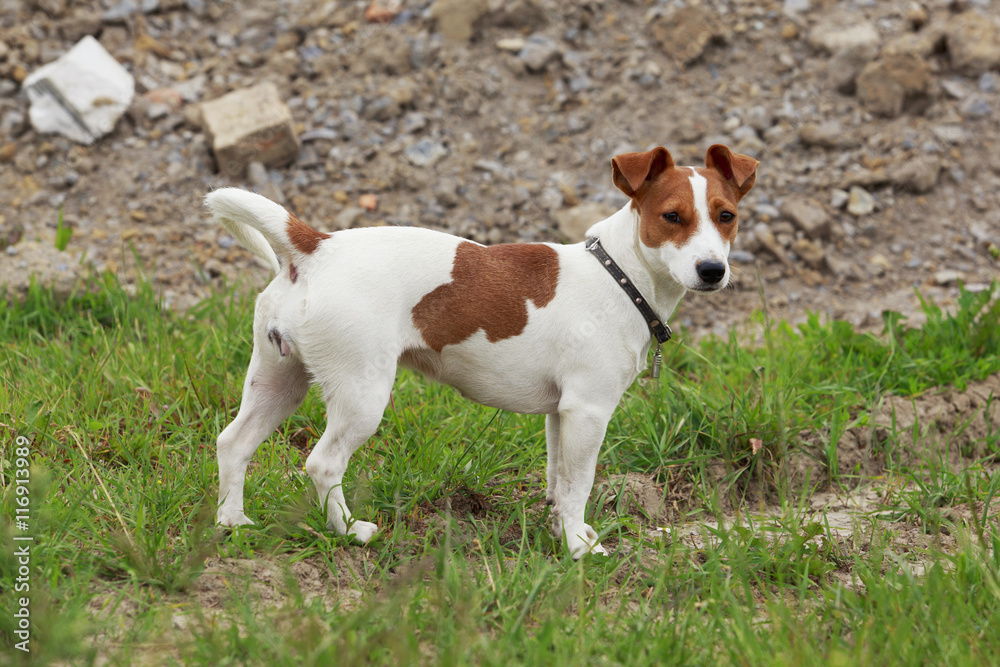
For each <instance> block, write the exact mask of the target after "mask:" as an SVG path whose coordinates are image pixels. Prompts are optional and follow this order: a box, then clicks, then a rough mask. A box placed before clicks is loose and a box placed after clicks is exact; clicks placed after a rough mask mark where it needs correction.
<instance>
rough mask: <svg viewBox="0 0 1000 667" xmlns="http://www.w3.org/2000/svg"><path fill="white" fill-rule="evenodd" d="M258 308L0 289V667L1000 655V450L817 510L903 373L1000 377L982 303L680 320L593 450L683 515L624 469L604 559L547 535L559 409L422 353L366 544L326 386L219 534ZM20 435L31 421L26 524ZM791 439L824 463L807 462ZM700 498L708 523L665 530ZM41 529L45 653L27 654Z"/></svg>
mask: <svg viewBox="0 0 1000 667" xmlns="http://www.w3.org/2000/svg"><path fill="white" fill-rule="evenodd" d="M251 313H252V298H250V297H248V296H245V295H243V293H242V292H236V293H229V292H226V293H222V294H219V295H217V296H214V297H211V298H209V299H208V300H206V301H205V302H204V303H202V304H201V305H200V306H198V307H197V308H195V309H194V310H192V311H189V312H188V313H186V314H184V315H173V314H168V313H163V312H161V311H160V309H159V307H158V297H157V294H155V292H154V291H153V290H152V288H150V287H149V286H148V285H139V286H138V288H137V289H135V290H134V293H129V291H127V290H125V289H123V288H122V287H120V286H119V285H118V284H117V283H116V282H115V280H114V279H113V278H111V277H108V276H103V277H95V278H92V279H91V281H90V282H89V284H86V285H82V286H81V288H80V289H79V290H78V291H77V292H76V293H75V294H74V295H73V296H71V297H70V298H67V299H61V300H57V299H56V298H55V297H54V296H53V295H52V293H51V292H50V291H48V290H46V289H42V288H40V287H37V286H35V287H33V288H32V289H31V291H30V293H29V294H28V296H27V298H26V300H25V301H24V303H22V304H13V303H9V302H0V340H2V353H0V379H2V383H0V442H2V443H3V449H2V450H0V452H2V453H0V479H2V483H3V491H2V500H0V512H2V516H3V519H2V520H0V532H2V533H3V537H4V540H3V542H4V544H3V548H2V551H0V642H2V643H3V646H4V650H3V651H2V652H0V663H2V662H10V663H11V664H15V663H18V662H22V661H28V662H30V661H34V662H37V663H38V664H44V663H49V662H53V661H63V662H64V663H66V664H93V663H95V662H101V663H102V664H104V663H105V662H107V663H110V664H123V665H127V664H144V663H149V664H164V663H170V662H175V663H177V664H209V665H229V664H330V663H334V662H335V663H336V664H360V663H365V664H369V663H373V664H417V663H425V664H446V665H449V664H470V663H474V664H487V665H492V664H545V665H549V664H627V665H642V664H664V663H665V664H720V663H721V664H728V663H738V664H760V665H773V664H795V665H799V664H830V665H840V664H843V665H855V664H862V665H863V664H871V665H883V664H949V665H952V664H957V665H961V664H996V663H1000V657H997V656H1000V652H998V649H1000V533H998V530H997V517H996V504H995V502H996V500H997V496H998V495H1000V493H998V492H1000V481H998V479H1000V477H998V476H997V475H996V474H994V472H993V471H994V467H993V463H992V459H989V458H987V459H984V460H981V461H974V460H969V461H968V466H967V467H965V468H963V469H956V468H955V467H954V466H953V465H951V464H949V462H948V461H949V460H948V457H947V452H944V453H942V452H937V454H936V455H928V457H927V458H926V459H925V460H923V461H922V462H921V463H920V465H917V466H913V465H911V466H909V467H904V466H902V465H899V464H893V463H892V462H893V461H894V460H899V459H894V458H893V457H892V456H891V454H892V451H887V452H885V453H886V454H887V460H888V461H889V464H890V469H889V470H888V471H887V473H886V476H885V478H884V479H883V480H881V482H877V481H876V482H872V483H881V484H883V488H884V498H883V502H882V503H881V504H880V505H879V507H878V508H877V509H876V510H873V511H870V512H868V513H859V514H858V515H857V519H856V520H855V522H854V524H853V525H852V527H851V528H850V529H849V530H846V531H845V530H844V529H840V528H836V527H834V526H831V525H830V524H829V522H828V521H827V520H826V518H825V515H824V514H823V513H822V512H820V513H816V512H814V511H813V510H812V509H811V506H810V495H811V493H812V492H813V490H814V488H816V487H822V488H827V489H831V490H834V491H838V492H840V493H843V494H845V495H846V494H849V493H850V489H851V488H852V487H853V486H854V485H856V484H858V483H859V482H863V481H865V480H861V479H859V478H857V477H853V476H845V475H843V474H841V473H839V472H838V465H837V456H838V447H837V442H838V439H839V438H840V437H841V436H842V434H843V433H844V432H846V431H847V429H849V428H854V427H857V426H864V425H865V424H866V423H867V419H868V415H869V414H870V413H871V411H872V410H873V409H874V407H875V406H876V405H878V403H879V401H880V400H881V399H882V398H883V397H884V396H885V395H886V394H887V393H889V392H892V393H895V394H897V395H904V396H919V395H920V394H921V393H924V392H929V391H932V390H933V389H934V388H936V387H939V386H942V385H945V384H953V385H956V386H957V387H959V388H961V387H963V386H964V385H965V384H967V383H968V382H971V381H974V380H977V379H982V378H984V377H986V376H987V375H990V374H992V373H995V372H997V371H998V370H1000V326H998V324H1000V301H998V299H996V298H995V296H991V293H990V292H984V293H979V294H971V293H967V292H963V294H962V296H961V297H960V299H959V300H958V303H957V304H956V307H955V312H953V313H950V314H949V313H945V312H943V311H942V310H941V309H939V308H938V307H937V306H935V305H934V304H931V303H926V304H925V313H926V315H927V323H926V324H925V325H924V326H923V327H921V328H919V329H918V328H908V327H906V326H905V324H906V323H905V321H903V320H902V319H901V318H900V317H899V316H898V315H896V314H887V315H886V317H885V323H886V330H885V331H884V332H883V334H882V335H874V334H868V333H860V332H857V331H855V330H854V329H853V328H852V327H850V325H848V324H846V323H843V322H829V323H827V322H821V321H820V320H819V319H818V318H816V317H812V318H810V319H809V320H808V321H807V322H806V323H805V324H803V325H801V326H800V327H798V328H793V327H791V326H789V325H787V324H785V323H773V322H771V321H770V320H768V319H767V317H766V315H764V314H762V315H761V316H760V318H761V319H760V324H761V327H762V331H763V332H764V333H763V344H762V345H760V346H746V345H741V344H739V342H738V341H737V339H736V337H735V336H733V337H730V338H728V339H709V340H705V341H701V342H699V343H697V344H690V345H689V344H684V342H683V339H684V336H683V334H682V335H681V336H679V337H678V338H680V339H681V342H680V343H679V344H676V345H673V344H672V345H671V346H670V347H669V348H666V349H665V350H664V353H665V359H664V371H665V373H664V376H665V377H664V378H663V379H662V380H661V381H660V382H658V383H653V382H651V381H650V380H640V381H638V382H637V383H636V384H635V386H633V388H632V389H631V390H630V391H629V392H628V394H627V395H626V397H625V399H624V400H623V402H622V405H621V407H620V409H619V410H618V411H617V412H616V414H615V417H614V419H613V420H612V423H611V425H610V427H609V431H608V437H607V440H606V444H605V448H604V450H603V451H602V454H601V459H600V465H601V476H602V477H603V476H605V475H617V474H621V473H645V474H649V475H651V476H652V477H653V478H654V479H656V480H658V482H659V483H660V484H661V485H662V486H663V488H664V493H665V494H666V496H667V499H668V500H670V501H671V502H674V503H675V505H674V506H673V507H672V510H671V512H670V514H669V517H667V516H666V515H661V516H659V517H651V516H648V515H647V514H646V513H645V512H644V511H642V510H640V509H637V507H636V506H635V505H634V504H630V503H629V502H627V501H626V499H625V496H624V494H623V493H621V492H620V491H621V489H618V492H616V493H617V495H615V493H613V491H614V489H613V488H612V489H608V490H606V491H605V494H604V496H602V497H601V499H599V498H598V495H599V494H598V493H597V492H595V494H594V496H593V497H592V500H593V501H594V502H593V503H592V505H593V506H594V507H595V508H596V509H595V510H594V512H595V516H594V518H593V522H594V523H595V525H596V527H597V528H598V529H599V530H601V531H603V532H604V533H605V541H606V543H607V544H608V545H609V546H611V547H612V548H613V549H615V550H616V555H615V556H613V557H610V558H606V559H600V558H586V559H583V560H582V561H580V562H573V561H571V560H568V559H567V558H566V557H565V556H564V555H563V552H562V549H561V545H559V544H558V543H556V542H555V540H553V539H552V538H551V537H550V536H549V534H548V532H547V528H546V527H547V525H548V515H547V509H546V507H545V505H544V480H543V472H544V467H545V446H544V424H543V421H542V419H541V418H539V417H532V416H521V415H512V414H507V413H499V412H497V411H496V410H490V409H487V408H482V407H480V406H476V405H474V404H471V403H469V402H467V401H464V400H463V399H461V398H460V397H458V396H457V395H456V393H455V392H453V391H452V390H451V389H448V388H446V387H441V386H437V385H434V384H431V383H428V382H426V381H424V380H423V379H421V378H420V377H418V376H416V375H414V374H411V373H401V374H400V377H399V380H398V382H397V386H396V389H395V392H394V397H393V403H392V405H391V406H390V407H389V409H387V411H386V416H385V419H384V420H383V424H382V427H381V428H380V430H379V432H378V433H377V434H376V435H375V436H374V437H373V438H372V440H371V442H370V443H369V444H368V446H367V447H365V448H364V449H362V450H361V451H359V452H358V453H357V454H356V455H355V457H354V459H353V460H352V465H351V467H350V469H349V471H348V476H347V480H346V492H347V494H348V497H349V500H352V501H353V508H354V510H355V513H356V514H357V516H358V517H359V518H362V519H370V520H375V521H377V522H378V523H379V525H380V526H381V528H382V532H381V533H380V535H379V537H378V538H377V539H376V540H375V541H374V542H373V543H372V544H371V545H369V546H367V547H359V546H355V545H352V544H350V542H349V541H348V540H346V539H345V538H342V537H339V536H336V535H333V534H330V533H328V532H327V531H326V530H325V528H324V519H323V517H322V516H321V515H320V512H319V509H318V507H317V504H316V502H315V499H314V498H313V496H312V493H313V491H312V484H311V482H310V481H309V480H308V478H307V477H306V476H305V475H304V473H303V465H304V462H305V456H306V454H307V452H308V449H309V447H310V446H312V445H313V444H314V443H315V441H316V438H317V437H318V434H319V433H321V432H322V430H323V428H324V424H325V416H324V412H323V405H322V402H321V401H320V400H318V397H317V396H316V395H315V394H310V396H309V398H308V399H307V400H306V403H305V404H304V405H303V407H302V408H300V409H299V411H298V412H297V413H296V414H295V415H294V416H293V417H291V418H290V419H289V420H288V421H286V423H285V424H284V425H283V426H282V427H281V428H280V429H279V431H278V432H277V433H276V434H275V435H274V436H273V437H272V438H271V439H270V440H269V441H268V442H266V443H265V444H264V445H263V446H262V447H261V448H260V450H259V451H258V453H257V454H256V456H255V458H254V461H253V463H252V464H251V468H250V473H249V476H248V479H247V485H246V501H247V504H246V508H247V513H248V514H249V515H250V516H251V517H252V518H254V519H255V520H256V521H257V525H256V526H254V527H252V528H244V529H241V530H238V531H235V532H228V531H221V530H216V529H215V527H214V526H213V520H214V509H215V492H216V488H217V477H216V464H215V452H214V441H215V437H216V436H217V435H218V433H219V432H220V431H221V430H222V428H224V427H225V425H226V423H228V421H229V420H230V419H232V418H233V417H234V416H235V414H236V411H237V409H238V405H239V396H240V387H241V385H242V381H243V373H244V372H245V369H246V365H247V363H248V362H249V356H250V324H251ZM994 426H997V425H994ZM998 431H1000V428H997V429H994V430H992V431H990V432H989V434H988V435H987V440H988V441H989V442H985V443H983V445H984V447H985V448H986V451H992V452H996V451H997V443H996V442H994V441H995V440H996V439H997V435H996V433H997V432H998ZM804 432H812V433H818V434H820V440H821V442H820V445H819V447H818V448H815V447H813V448H811V449H810V448H809V447H807V446H806V445H805V444H804V443H803V441H802V437H801V435H800V434H802V433H804ZM18 436H26V437H28V438H30V439H31V441H32V442H31V445H30V449H31V454H30V461H31V468H30V473H31V483H30V485H29V489H30V498H31V514H30V519H29V521H30V529H29V531H27V533H26V532H24V531H19V530H18V529H17V527H16V526H15V524H14V523H13V517H14V513H15V512H14V510H15V507H16V498H17V495H16V486H17V484H16V483H15V481H14V474H15V470H16V468H17V462H16V458H17V457H16V455H15V453H14V443H15V440H16V438H17V437H18ZM904 436H907V437H908V434H903V433H890V434H889V437H888V438H887V440H886V442H885V443H884V444H883V445H882V447H883V448H885V449H887V450H891V449H892V448H894V447H901V446H903V445H902V444H901V443H903V442H905V441H906V438H905V437H904ZM803 453H804V454H806V455H807V458H808V457H812V459H810V460H815V461H816V464H815V465H816V473H815V475H813V476H812V477H811V478H809V479H808V481H803V480H802V479H801V478H799V477H796V476H795V475H794V474H793V472H794V471H793V463H794V461H795V460H797V459H796V457H799V458H802V457H801V456H800V455H802V454H803ZM765 501H766V505H765ZM449 504H451V505H452V506H454V507H456V508H459V509H454V510H450V511H449V510H448V509H446V508H447V507H448V506H449ZM470 505H471V506H473V507H474V510H473V511H472V512H471V513H470V512H468V511H466V510H463V509H461V508H467V507H469V506H470ZM765 510H766V511H765ZM696 519H697V520H701V521H703V524H702V526H703V527H702V528H700V529H697V530H696V532H698V534H699V535H700V537H697V539H695V538H694V537H692V538H685V539H681V538H680V537H677V538H675V539H669V538H667V537H665V535H667V534H669V533H670V531H679V530H680V528H681V527H682V526H683V525H685V524H687V523H689V522H690V521H694V520H696ZM665 523H669V524H670V525H667V526H666V528H667V529H668V530H667V531H657V530H655V528H656V526H657V525H661V526H662V525H664V524H665ZM911 533H912V534H915V535H917V536H919V537H920V539H918V540H916V541H914V540H912V539H909V538H906V536H907V535H910V534H911ZM24 534H30V535H32V536H34V538H35V542H34V543H33V546H32V549H31V564H30V572H31V574H30V585H31V590H30V600H31V604H30V611H31V623H32V625H31V648H32V653H31V654H29V655H24V654H22V653H21V652H20V651H16V650H13V649H12V647H13V645H14V643H15V642H16V641H17V638H16V635H15V634H14V631H15V629H16V621H15V618H14V612H15V611H16V609H17V608H18V607H17V598H16V597H15V595H14V593H13V592H12V589H13V587H14V585H15V584H16V582H17V577H18V563H17V562H16V558H15V556H14V548H15V546H16V545H17V544H19V543H17V542H14V541H13V537H14V536H18V535H21V536H23V535H24ZM674 534H676V535H680V534H681V533H680V532H675V533H674ZM904 538H906V539H904ZM921 540H923V541H921ZM255 568H256V569H255ZM261 568H263V569H261ZM8 648H11V650H8Z"/></svg>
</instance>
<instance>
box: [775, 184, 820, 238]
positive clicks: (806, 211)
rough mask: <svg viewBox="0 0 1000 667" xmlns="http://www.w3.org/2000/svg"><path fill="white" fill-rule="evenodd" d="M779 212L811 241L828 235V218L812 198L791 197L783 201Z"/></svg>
mask: <svg viewBox="0 0 1000 667" xmlns="http://www.w3.org/2000/svg"><path fill="white" fill-rule="evenodd" d="M781 212H782V213H783V214H784V216H785V217H786V218H788V219H789V220H791V221H792V222H793V223H794V224H795V226H796V227H798V228H799V229H801V230H802V231H803V232H805V233H806V236H808V237H809V238H811V239H820V238H825V237H826V236H828V235H829V233H830V216H829V215H827V213H826V210H824V209H823V205H822V204H821V203H819V202H818V201H816V200H815V199H813V198H812V197H803V196H801V195H792V196H790V197H788V198H787V199H785V202H784V204H782V206H781Z"/></svg>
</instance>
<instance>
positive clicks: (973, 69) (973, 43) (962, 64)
mask: <svg viewBox="0 0 1000 667" xmlns="http://www.w3.org/2000/svg"><path fill="white" fill-rule="evenodd" d="M945 39H946V41H947V44H948V55H949V57H950V58H951V65H952V67H954V68H955V69H957V70H959V71H963V72H965V73H967V74H979V73H981V72H984V71H986V70H990V69H993V68H995V67H998V66H1000V27H998V26H997V24H996V22H995V21H994V19H993V17H991V16H986V15H984V14H981V13H979V12H976V11H967V12H962V13H961V14H958V15H956V16H953V17H951V19H949V21H948V23H947V25H946V26H945Z"/></svg>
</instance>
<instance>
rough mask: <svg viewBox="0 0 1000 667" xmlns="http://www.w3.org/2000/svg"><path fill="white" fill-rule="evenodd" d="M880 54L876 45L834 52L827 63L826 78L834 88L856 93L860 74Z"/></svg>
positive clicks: (846, 92)
mask: <svg viewBox="0 0 1000 667" xmlns="http://www.w3.org/2000/svg"><path fill="white" fill-rule="evenodd" d="M877 55H878V47H877V46H875V45H867V46H859V47H857V48H853V49H844V50H843V51H838V52H837V53H835V54H833V56H832V57H831V58H830V59H829V61H828V62H827V65H826V79H827V81H829V82H830V85H831V86H832V87H833V89H834V90H837V91H839V92H841V93H844V94H845V95H852V94H854V90H855V87H856V84H855V82H856V81H857V78H858V74H860V73H861V70H862V69H864V67H865V65H867V64H868V63H870V62H871V61H872V60H873V59H874V58H875V56H877Z"/></svg>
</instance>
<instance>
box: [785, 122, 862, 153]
mask: <svg viewBox="0 0 1000 667" xmlns="http://www.w3.org/2000/svg"><path fill="white" fill-rule="evenodd" d="M799 139H800V140H801V141H802V143H804V144H806V145H807V146H822V147H823V148H853V147H854V146H858V145H860V143H861V138H860V137H859V136H858V135H857V133H856V132H845V131H844V126H843V125H842V124H841V123H840V121H839V120H826V121H823V122H822V123H806V124H805V125H803V126H802V127H801V128H799Z"/></svg>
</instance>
